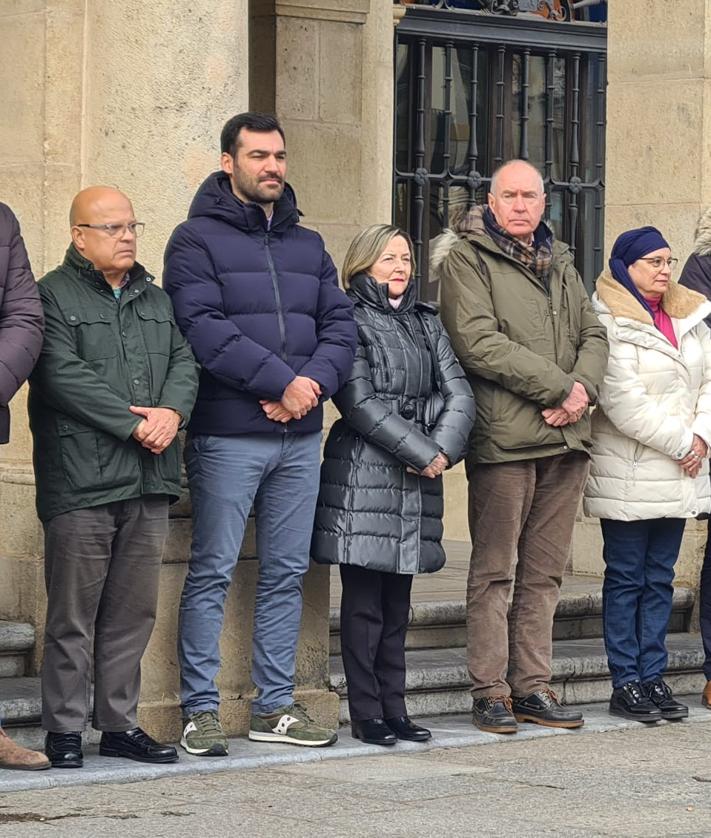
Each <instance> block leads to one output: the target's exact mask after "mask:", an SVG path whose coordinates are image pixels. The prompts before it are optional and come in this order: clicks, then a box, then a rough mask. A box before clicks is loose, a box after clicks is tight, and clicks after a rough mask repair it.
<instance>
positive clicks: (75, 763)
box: [50, 760, 84, 768]
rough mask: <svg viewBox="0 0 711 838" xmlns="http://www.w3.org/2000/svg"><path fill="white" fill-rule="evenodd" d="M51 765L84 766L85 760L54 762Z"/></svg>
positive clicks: (53, 766) (61, 766)
mask: <svg viewBox="0 0 711 838" xmlns="http://www.w3.org/2000/svg"><path fill="white" fill-rule="evenodd" d="M50 765H51V767H52V768H83V767H84V760H81V761H80V762H52V763H50Z"/></svg>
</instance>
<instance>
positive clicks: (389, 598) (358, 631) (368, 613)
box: [339, 565, 412, 721]
mask: <svg viewBox="0 0 711 838" xmlns="http://www.w3.org/2000/svg"><path fill="white" fill-rule="evenodd" d="M339 568H340V571H341V582H342V584H343V592H342V594H341V655H342V656H343V667H344V669H345V673H346V681H347V683H348V706H349V708H350V714H351V719H352V720H353V721H362V720H363V719H378V718H385V719H390V718H393V717H395V716H404V715H405V714H406V709H405V635H406V633H407V624H408V620H409V617H410V589H411V588H412V576H411V575H410V574H399V573H381V572H380V571H378V570H367V569H366V568H363V567H357V566H355V565H339Z"/></svg>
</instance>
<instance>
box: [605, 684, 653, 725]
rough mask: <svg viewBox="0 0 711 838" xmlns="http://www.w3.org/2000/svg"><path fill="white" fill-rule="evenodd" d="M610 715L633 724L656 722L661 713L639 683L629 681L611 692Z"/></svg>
mask: <svg viewBox="0 0 711 838" xmlns="http://www.w3.org/2000/svg"><path fill="white" fill-rule="evenodd" d="M610 713H611V714H612V715H613V716H622V718H623V719H632V720H633V721H635V722H658V721H659V720H660V719H661V718H662V711H661V710H660V709H659V708H658V707H657V705H656V704H655V703H654V702H653V701H651V700H650V699H649V698H648V697H647V694H646V692H645V691H644V690H643V689H642V685H641V684H640V682H639V681H629V682H628V683H627V684H624V685H623V686H621V687H617V688H616V689H614V690H613V691H612V697H611V698H610Z"/></svg>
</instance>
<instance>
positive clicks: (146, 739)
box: [99, 727, 178, 764]
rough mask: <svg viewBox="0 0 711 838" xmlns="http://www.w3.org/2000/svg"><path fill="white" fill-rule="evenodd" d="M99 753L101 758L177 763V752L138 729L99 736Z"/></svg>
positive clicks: (106, 732)
mask: <svg viewBox="0 0 711 838" xmlns="http://www.w3.org/2000/svg"><path fill="white" fill-rule="evenodd" d="M99 753H100V754H101V756H102V757H125V758H126V759H135V760H136V762H153V763H159V764H162V763H166V762H177V761H178V752H177V751H176V750H175V748H174V747H173V746H172V745H161V744H160V742H156V740H155V739H151V737H150V736H149V735H148V734H147V733H146V732H145V731H143V730H141V728H140V727H134V728H133V729H132V730H126V731H121V732H118V733H110V732H109V731H106V730H105V731H104V732H103V733H102V734H101V742H100V743H99Z"/></svg>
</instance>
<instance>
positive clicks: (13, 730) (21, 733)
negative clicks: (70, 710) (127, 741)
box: [0, 677, 101, 749]
mask: <svg viewBox="0 0 711 838" xmlns="http://www.w3.org/2000/svg"><path fill="white" fill-rule="evenodd" d="M41 716H42V698H41V691H40V679H39V678H24V677H22V678H0V724H2V727H3V728H6V729H7V731H8V733H9V735H10V736H11V737H12V738H13V739H14V740H15V742H19V744H20V745H24V746H25V747H26V748H39V749H42V748H43V746H44V731H43V730H42V728H41V727H40V721H41ZM100 736H101V734H100V733H99V732H98V731H95V730H92V729H91V728H90V729H89V730H87V732H86V734H85V735H84V741H85V742H93V743H96V742H98V741H99V738H100Z"/></svg>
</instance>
